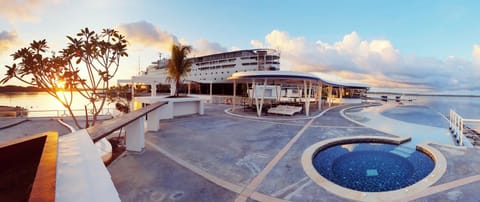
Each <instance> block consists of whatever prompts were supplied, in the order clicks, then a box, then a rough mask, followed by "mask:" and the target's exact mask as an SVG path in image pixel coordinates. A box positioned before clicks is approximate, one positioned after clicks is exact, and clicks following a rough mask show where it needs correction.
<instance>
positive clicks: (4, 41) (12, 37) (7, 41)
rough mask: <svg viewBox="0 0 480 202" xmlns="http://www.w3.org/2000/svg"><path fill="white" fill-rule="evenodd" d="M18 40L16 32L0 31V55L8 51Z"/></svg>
mask: <svg viewBox="0 0 480 202" xmlns="http://www.w3.org/2000/svg"><path fill="white" fill-rule="evenodd" d="M17 40H18V35H17V32H15V31H10V32H8V31H1V32H0V54H3V53H4V52H6V51H8V50H9V49H10V47H12V46H13V45H14V44H15V43H16V42H17Z"/></svg>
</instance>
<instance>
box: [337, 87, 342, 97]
mask: <svg viewBox="0 0 480 202" xmlns="http://www.w3.org/2000/svg"><path fill="white" fill-rule="evenodd" d="M338 91H339V94H340V96H339V98H340V100H342V99H343V86H341V87H339V88H338Z"/></svg>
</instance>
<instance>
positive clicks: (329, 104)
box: [327, 86, 333, 107]
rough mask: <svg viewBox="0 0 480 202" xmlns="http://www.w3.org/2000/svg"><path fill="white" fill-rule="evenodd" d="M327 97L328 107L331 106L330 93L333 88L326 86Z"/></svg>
mask: <svg viewBox="0 0 480 202" xmlns="http://www.w3.org/2000/svg"><path fill="white" fill-rule="evenodd" d="M327 88H328V95H327V100H328V107H331V106H332V91H333V86H328V87H327Z"/></svg>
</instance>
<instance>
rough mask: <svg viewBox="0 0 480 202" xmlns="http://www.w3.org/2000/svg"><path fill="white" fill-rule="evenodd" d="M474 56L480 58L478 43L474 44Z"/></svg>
mask: <svg viewBox="0 0 480 202" xmlns="http://www.w3.org/2000/svg"><path fill="white" fill-rule="evenodd" d="M472 56H473V57H475V58H479V59H480V46H478V44H473V51H472Z"/></svg>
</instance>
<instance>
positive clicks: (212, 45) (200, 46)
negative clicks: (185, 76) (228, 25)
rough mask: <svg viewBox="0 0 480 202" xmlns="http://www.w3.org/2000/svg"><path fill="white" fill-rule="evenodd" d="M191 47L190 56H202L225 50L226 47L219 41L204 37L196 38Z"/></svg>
mask: <svg viewBox="0 0 480 202" xmlns="http://www.w3.org/2000/svg"><path fill="white" fill-rule="evenodd" d="M192 47H193V51H192V54H191V55H192V56H203V55H209V54H215V53H221V52H226V51H227V48H225V47H223V46H222V45H220V44H219V43H216V42H210V41H208V40H206V39H199V40H197V41H196V42H195V43H194V44H193V46H192Z"/></svg>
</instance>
